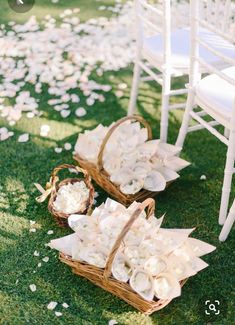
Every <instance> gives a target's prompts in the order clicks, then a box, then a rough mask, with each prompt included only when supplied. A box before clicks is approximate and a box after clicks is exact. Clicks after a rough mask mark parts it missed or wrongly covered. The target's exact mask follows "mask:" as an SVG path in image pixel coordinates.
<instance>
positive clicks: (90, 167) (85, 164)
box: [74, 115, 172, 206]
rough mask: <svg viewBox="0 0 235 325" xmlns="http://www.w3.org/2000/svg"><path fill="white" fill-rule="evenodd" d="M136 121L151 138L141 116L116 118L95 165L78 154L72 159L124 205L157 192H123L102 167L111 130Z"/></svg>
mask: <svg viewBox="0 0 235 325" xmlns="http://www.w3.org/2000/svg"><path fill="white" fill-rule="evenodd" d="M128 120H133V121H138V122H140V123H141V124H142V125H143V126H144V127H145V128H147V130H148V140H151V139H152V130H151V127H150V125H149V124H148V123H147V121H145V120H144V119H143V117H141V116H139V115H134V116H127V117H124V118H122V119H120V120H118V121H117V122H116V123H115V124H114V125H113V126H112V127H111V128H110V130H109V131H108V132H107V134H106V136H105V138H104V140H103V143H102V145H101V147H100V152H99V155H98V163H97V165H96V164H94V163H91V162H89V161H88V160H85V159H83V158H81V157H80V156H79V155H78V154H75V155H74V159H75V160H76V161H77V162H78V164H79V165H80V166H81V167H82V168H84V169H86V170H87V172H88V174H89V175H90V176H91V177H92V178H93V179H94V180H95V182H96V183H97V184H98V185H99V186H100V187H102V188H103V189H104V190H105V191H106V192H107V193H108V194H109V195H111V196H112V197H114V198H115V199H117V200H118V201H119V202H121V203H122V204H124V205H125V206H128V205H130V204H131V203H132V202H134V201H140V202H142V201H144V200H145V199H147V198H149V197H154V196H156V195H157V194H158V193H159V192H151V191H147V190H145V189H142V190H140V191H139V192H138V193H136V194H129V195H127V194H124V193H122V192H121V191H120V187H119V185H116V184H114V183H113V182H111V180H110V176H109V174H108V173H107V172H106V171H105V170H104V168H103V153H104V149H105V145H106V143H107V142H108V140H109V138H110V136H111V135H112V134H113V132H114V131H115V130H116V129H117V128H118V127H119V125H120V124H122V123H124V122H126V121H128ZM170 183H172V182H167V185H166V187H168V186H169V185H170Z"/></svg>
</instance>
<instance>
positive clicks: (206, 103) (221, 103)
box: [195, 67, 235, 124]
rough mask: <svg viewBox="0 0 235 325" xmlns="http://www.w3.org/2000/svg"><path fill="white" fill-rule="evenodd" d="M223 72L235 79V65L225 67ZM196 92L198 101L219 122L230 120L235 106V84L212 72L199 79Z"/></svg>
mask: <svg viewBox="0 0 235 325" xmlns="http://www.w3.org/2000/svg"><path fill="white" fill-rule="evenodd" d="M222 72H224V74H226V75H227V76H229V77H230V78H232V79H234V81H235V67H230V68H227V69H224V70H222ZM195 92H196V102H197V103H198V104H200V106H202V108H203V109H204V110H205V111H207V112H208V113H209V114H210V115H211V116H212V117H214V118H215V119H216V120H218V122H220V123H222V122H223V120H225V119H226V120H230V118H231V114H232V111H233V109H234V107H235V103H234V100H235V86H233V85H232V84H231V83H229V82H227V81H226V80H224V79H222V78H220V77H219V76H218V75H216V74H211V75H209V76H207V77H205V78H203V79H201V80H200V81H199V83H198V84H197V86H196V89H195ZM207 108H209V111H208V109H207ZM222 124H223V123H222Z"/></svg>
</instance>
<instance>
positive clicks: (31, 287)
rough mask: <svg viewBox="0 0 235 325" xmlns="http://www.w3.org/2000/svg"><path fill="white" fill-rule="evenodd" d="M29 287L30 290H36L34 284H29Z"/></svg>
mask: <svg viewBox="0 0 235 325" xmlns="http://www.w3.org/2000/svg"><path fill="white" fill-rule="evenodd" d="M29 289H30V290H31V291H32V292H35V291H36V290H37V287H36V285H35V284H30V285H29Z"/></svg>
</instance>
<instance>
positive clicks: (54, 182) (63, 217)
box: [37, 164, 95, 227]
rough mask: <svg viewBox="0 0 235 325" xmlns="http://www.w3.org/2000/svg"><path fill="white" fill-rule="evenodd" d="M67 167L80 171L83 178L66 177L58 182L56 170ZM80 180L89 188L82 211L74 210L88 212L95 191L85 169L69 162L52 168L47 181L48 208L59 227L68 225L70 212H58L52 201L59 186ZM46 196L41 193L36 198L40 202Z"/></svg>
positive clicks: (81, 212)
mask: <svg viewBox="0 0 235 325" xmlns="http://www.w3.org/2000/svg"><path fill="white" fill-rule="evenodd" d="M68 168H71V169H75V170H76V171H77V172H79V173H82V174H83V175H84V178H66V179H64V180H63V181H61V182H59V183H58V181H59V178H58V176H57V174H58V172H59V171H60V170H62V169H68ZM81 181H84V183H85V184H86V186H87V188H88V189H89V198H88V200H87V201H86V203H85V209H84V210H83V211H76V212H75V213H76V214H90V212H91V211H90V210H91V208H92V204H93V201H94V193H95V191H94V187H93V185H92V183H91V177H90V176H89V175H88V173H87V171H86V170H84V169H82V168H79V167H78V166H74V165H70V164H63V165H60V166H58V167H56V168H54V170H53V171H52V174H51V178H50V182H48V183H47V191H48V194H49V195H50V199H49V201H48V210H49V211H50V213H51V214H52V215H53V216H54V218H55V220H56V222H57V223H58V225H59V226H61V227H68V222H67V219H68V217H69V216H70V214H67V213H64V212H60V211H57V210H56V209H55V207H54V201H55V199H56V196H57V192H58V190H59V188H60V187H61V186H63V185H66V184H69V183H72V184H73V183H76V182H81ZM47 191H46V192H47ZM46 197H47V195H44V197H43V195H42V196H41V197H39V198H37V201H38V202H42V201H44V199H45V198H46Z"/></svg>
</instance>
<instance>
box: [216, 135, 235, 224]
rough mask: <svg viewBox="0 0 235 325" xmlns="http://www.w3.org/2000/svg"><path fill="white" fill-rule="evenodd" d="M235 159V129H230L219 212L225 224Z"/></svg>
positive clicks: (220, 220)
mask: <svg viewBox="0 0 235 325" xmlns="http://www.w3.org/2000/svg"><path fill="white" fill-rule="evenodd" d="M234 161H235V130H231V131H230V136H229V144H228V150H227V158H226V164H225V170H224V181H223V188H222V197H221V204H220V213H219V224H220V225H223V224H224V222H225V220H226V217H227V212H228V204H229V196H230V191H231V183H232V177H233V173H234Z"/></svg>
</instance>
